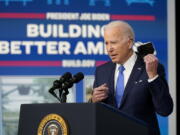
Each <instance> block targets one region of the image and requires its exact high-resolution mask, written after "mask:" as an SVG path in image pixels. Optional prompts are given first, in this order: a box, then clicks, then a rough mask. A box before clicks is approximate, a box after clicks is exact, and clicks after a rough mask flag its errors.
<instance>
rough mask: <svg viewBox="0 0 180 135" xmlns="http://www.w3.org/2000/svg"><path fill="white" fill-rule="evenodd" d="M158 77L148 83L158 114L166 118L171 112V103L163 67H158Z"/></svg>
mask: <svg viewBox="0 0 180 135" xmlns="http://www.w3.org/2000/svg"><path fill="white" fill-rule="evenodd" d="M158 74H159V77H158V78H157V79H155V80H154V81H152V82H150V83H149V86H150V87H149V88H150V92H151V95H152V100H153V104H154V107H155V110H156V112H157V113H158V114H160V115H162V116H168V115H169V114H170V113H171V112H172V111H173V101H172V98H171V96H170V93H169V87H168V84H167V81H166V79H165V71H164V67H163V66H162V65H160V64H159V66H158Z"/></svg>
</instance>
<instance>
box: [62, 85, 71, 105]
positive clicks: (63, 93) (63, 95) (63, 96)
mask: <svg viewBox="0 0 180 135" xmlns="http://www.w3.org/2000/svg"><path fill="white" fill-rule="evenodd" d="M61 93H62V94H61V97H60V102H61V103H66V100H67V95H68V94H69V91H68V89H67V88H66V89H64V90H61Z"/></svg>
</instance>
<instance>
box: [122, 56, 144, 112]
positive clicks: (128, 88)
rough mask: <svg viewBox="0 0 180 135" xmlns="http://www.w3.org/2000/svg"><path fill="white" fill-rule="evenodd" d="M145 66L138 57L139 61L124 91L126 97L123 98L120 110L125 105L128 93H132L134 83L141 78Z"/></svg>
mask: <svg viewBox="0 0 180 135" xmlns="http://www.w3.org/2000/svg"><path fill="white" fill-rule="evenodd" d="M143 65H144V63H143V60H142V58H140V57H137V60H136V62H135V65H134V67H133V70H132V72H131V74H130V76H129V80H128V82H127V84H126V87H125V89H124V95H123V98H122V101H121V105H120V108H121V107H122V105H123V104H124V102H125V99H126V96H127V94H128V92H129V91H131V89H132V87H133V85H134V83H135V82H136V81H137V79H138V77H140V75H141V73H142V71H143V70H144V69H143V68H144V67H143Z"/></svg>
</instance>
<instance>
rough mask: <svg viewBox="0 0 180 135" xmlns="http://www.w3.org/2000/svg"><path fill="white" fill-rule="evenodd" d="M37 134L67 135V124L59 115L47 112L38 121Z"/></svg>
mask: <svg viewBox="0 0 180 135" xmlns="http://www.w3.org/2000/svg"><path fill="white" fill-rule="evenodd" d="M37 135H68V125H67V123H66V121H65V120H64V119H63V117H61V116H60V115H57V114H49V115H47V116H46V117H44V118H43V119H42V121H41V122H40V124H39V127H38V131H37Z"/></svg>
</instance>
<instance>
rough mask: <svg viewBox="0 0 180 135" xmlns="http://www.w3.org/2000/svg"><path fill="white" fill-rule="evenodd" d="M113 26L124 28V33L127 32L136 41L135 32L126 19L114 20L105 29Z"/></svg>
mask: <svg viewBox="0 0 180 135" xmlns="http://www.w3.org/2000/svg"><path fill="white" fill-rule="evenodd" d="M112 27H119V28H122V27H123V28H124V33H125V34H127V36H129V37H130V38H131V39H132V40H133V41H135V34H134V30H133V28H132V27H131V26H130V25H129V24H128V23H127V22H125V21H112V22H110V23H108V24H106V25H105V26H104V31H106V29H109V28H112Z"/></svg>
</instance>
